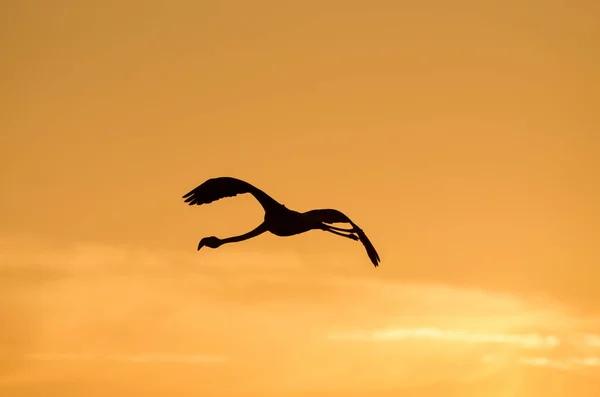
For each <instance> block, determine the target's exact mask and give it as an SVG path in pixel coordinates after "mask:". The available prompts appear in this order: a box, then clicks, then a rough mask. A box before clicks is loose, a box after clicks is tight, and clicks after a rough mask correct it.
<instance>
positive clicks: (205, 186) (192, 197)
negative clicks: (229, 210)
mask: <svg viewBox="0 0 600 397" xmlns="http://www.w3.org/2000/svg"><path fill="white" fill-rule="evenodd" d="M244 193H250V194H252V195H253V196H254V198H256V200H257V201H258V202H259V203H260V204H261V205H262V207H263V208H264V210H265V211H267V209H268V208H272V207H273V206H276V205H279V203H278V202H277V201H276V200H275V199H273V198H272V197H271V196H269V195H268V194H266V193H265V192H263V191H262V190H260V189H259V188H257V187H256V186H253V185H251V184H249V183H248V182H246V181H243V180H241V179H237V178H232V177H228V176H224V177H219V178H211V179H208V180H207V181H205V182H203V183H202V184H200V185H198V186H197V187H196V188H194V189H192V190H191V191H189V192H188V193H186V194H185V195H183V197H182V198H184V199H185V202H186V203H188V204H189V205H202V204H209V203H212V202H213V201H216V200H220V199H222V198H225V197H234V196H237V195H238V194H244Z"/></svg>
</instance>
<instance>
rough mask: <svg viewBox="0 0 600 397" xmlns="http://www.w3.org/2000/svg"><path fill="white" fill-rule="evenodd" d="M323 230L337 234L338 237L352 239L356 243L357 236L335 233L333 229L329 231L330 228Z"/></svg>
mask: <svg viewBox="0 0 600 397" xmlns="http://www.w3.org/2000/svg"><path fill="white" fill-rule="evenodd" d="M325 230H326V231H328V232H330V233H333V234H337V235H338V236H342V237H348V238H350V239H352V240H354V241H358V236H357V235H356V234H354V233H350V234H346V233H340V232H337V231H335V230H333V229H330V228H327V229H325Z"/></svg>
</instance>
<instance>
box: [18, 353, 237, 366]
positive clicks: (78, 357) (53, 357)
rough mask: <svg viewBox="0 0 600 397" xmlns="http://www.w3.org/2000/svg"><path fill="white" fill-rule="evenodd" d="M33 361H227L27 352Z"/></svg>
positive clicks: (222, 360)
mask: <svg viewBox="0 0 600 397" xmlns="http://www.w3.org/2000/svg"><path fill="white" fill-rule="evenodd" d="M25 358H26V359H28V360H33V361H118V362H130V363H141V364H144V363H148V364H152V363H158V364H195V365H210V364H222V363H225V362H226V361H227V357H225V356H208V355H190V354H185V355H177V354H175V355H174V354H134V355H125V354H107V355H98V354H76V353H69V354H28V355H26V356H25Z"/></svg>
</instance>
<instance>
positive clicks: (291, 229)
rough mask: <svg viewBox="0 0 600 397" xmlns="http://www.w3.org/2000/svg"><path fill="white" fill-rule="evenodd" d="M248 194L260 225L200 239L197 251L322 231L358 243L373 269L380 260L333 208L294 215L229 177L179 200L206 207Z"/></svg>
mask: <svg viewBox="0 0 600 397" xmlns="http://www.w3.org/2000/svg"><path fill="white" fill-rule="evenodd" d="M244 193H250V194H252V195H253V196H254V198H256V200H258V202H259V203H260V205H262V207H263V209H264V210H265V217H264V221H263V223H261V224H260V225H258V226H257V227H256V228H255V229H254V230H252V231H250V232H248V233H245V234H242V235H239V236H234V237H227V238H223V239H221V238H218V237H215V236H211V237H204V238H203V239H201V240H200V242H199V243H198V250H200V248H202V247H204V246H206V247H209V248H218V247H220V246H221V245H223V244H228V243H234V242H239V241H244V240H247V239H250V238H253V237H256V236H258V235H260V234H262V233H264V232H267V231H268V232H270V233H272V234H274V235H276V236H280V237H287V236H293V235H296V234H300V233H304V232H307V231H309V230H323V231H326V232H330V233H333V234H336V235H338V236H343V237H347V238H350V239H352V240H355V241H360V242H361V243H362V244H363V245H364V247H365V249H366V251H367V255H368V256H369V259H371V262H372V263H373V265H374V266H375V267H377V266H378V265H379V262H380V261H381V260H380V259H379V255H378V254H377V251H376V250H375V247H373V244H371V241H369V239H368V237H367V235H366V234H365V232H364V231H363V230H362V229H361V228H360V227H358V226H357V225H356V224H355V223H354V222H352V220H351V219H350V218H348V217H347V216H346V215H344V214H343V213H342V212H340V211H338V210H335V209H315V210H311V211H307V212H297V211H294V210H291V209H288V208H286V206H285V205H283V204H280V203H279V202H277V201H276V200H275V199H273V198H272V197H271V196H269V195H268V194H266V193H265V192H263V191H262V190H260V189H259V188H257V187H255V186H253V185H251V184H249V183H248V182H245V181H243V180H241V179H237V178H232V177H218V178H211V179H208V180H207V181H205V182H204V183H202V184H200V185H199V186H198V187H196V188H195V189H193V190H191V191H190V192H188V193H186V194H185V195H184V196H183V198H184V199H185V202H186V203H188V204H189V205H202V204H209V203H212V202H213V201H216V200H219V199H222V198H225V197H233V196H237V195H238V194H244ZM330 223H349V224H350V225H351V226H352V228H350V229H343V228H339V227H334V226H331V225H329V224H330Z"/></svg>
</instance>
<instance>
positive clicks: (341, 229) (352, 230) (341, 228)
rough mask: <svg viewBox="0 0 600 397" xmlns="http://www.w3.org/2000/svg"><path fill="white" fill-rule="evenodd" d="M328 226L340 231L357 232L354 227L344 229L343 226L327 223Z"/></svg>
mask: <svg viewBox="0 0 600 397" xmlns="http://www.w3.org/2000/svg"><path fill="white" fill-rule="evenodd" d="M327 227H328V228H329V229H330V230H337V231H339V232H355V231H356V230H355V229H354V228H351V229H344V228H343V227H336V226H331V225H327Z"/></svg>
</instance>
